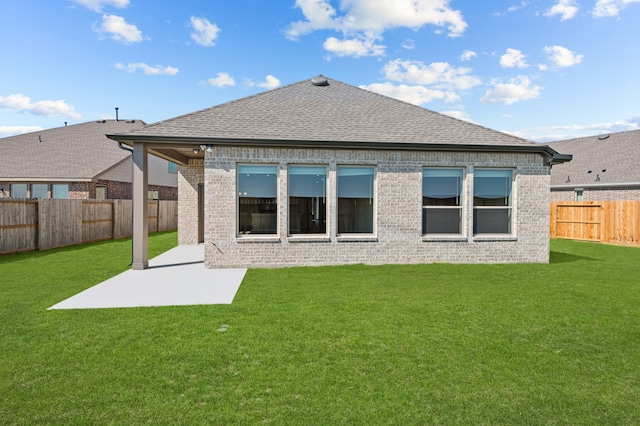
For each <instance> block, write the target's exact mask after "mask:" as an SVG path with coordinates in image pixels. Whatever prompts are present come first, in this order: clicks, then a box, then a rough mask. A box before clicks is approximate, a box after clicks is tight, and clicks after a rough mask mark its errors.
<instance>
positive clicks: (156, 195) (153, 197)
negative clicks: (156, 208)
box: [148, 189, 160, 200]
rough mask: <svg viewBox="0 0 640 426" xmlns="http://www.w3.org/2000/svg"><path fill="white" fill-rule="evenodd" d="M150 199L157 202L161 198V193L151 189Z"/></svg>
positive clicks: (149, 192)
mask: <svg viewBox="0 0 640 426" xmlns="http://www.w3.org/2000/svg"><path fill="white" fill-rule="evenodd" d="M148 198H149V199H150V200H157V199H159V198H160V191H158V190H157V189H149V190H148Z"/></svg>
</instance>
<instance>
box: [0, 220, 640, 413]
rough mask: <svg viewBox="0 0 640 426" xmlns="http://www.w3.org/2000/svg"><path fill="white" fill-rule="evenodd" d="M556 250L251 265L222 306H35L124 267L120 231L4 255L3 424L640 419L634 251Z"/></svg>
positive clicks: (157, 243)
mask: <svg viewBox="0 0 640 426" xmlns="http://www.w3.org/2000/svg"><path fill="white" fill-rule="evenodd" d="M175 244H176V235H175V233H165V234H155V235H152V236H150V241H149V247H150V252H151V255H155V254H158V253H160V252H162V251H164V250H166V249H168V248H170V247H172V246H173V245H175ZM551 250H552V252H551V263H550V264H549V265H448V264H435V265H415V266H376V267H368V266H361V265H357V266H347V267H319V268H290V269H271V270H250V271H249V272H248V274H247V276H246V278H245V280H244V282H243V284H242V286H241V287H240V291H239V292H238V294H237V296H236V299H235V301H234V302H233V304H232V305H229V306H195V307H194V306H185V307H162V308H139V309H100V310H72V311H47V310H46V308H48V307H49V306H51V305H53V304H55V303H57V302H60V301H61V300H63V299H65V298H67V297H69V296H71V295H73V294H75V293H77V292H79V291H81V290H83V289H85V288H87V287H90V286H91V285H93V284H96V283H98V282H100V281H102V280H104V279H106V278H108V277H109V276H112V275H114V274H116V273H118V272H120V271H122V270H124V269H127V264H128V263H129V261H130V240H120V241H110V242H103V243H96V244H90V245H84V246H76V247H70V248H63V249H57V250H50V251H45V252H35V253H24V254H16V255H7V256H0V324H1V328H0V348H1V350H2V355H1V358H0V424H62V423H71V424H142V423H153V424H158V423H159V424H198V423H202V424H204V423H207V424H218V425H227V424H261V423H268V424H293V425H298V424H300V425H302V424H304V425H338V424H368V425H371V424H402V425H405V424H415V425H423V424H491V425H495V424H508V425H512V424H527V425H536V424H541V425H542V424H544V425H550V424H551V425H553V424H560V425H566V424H576V425H585V424H603V425H604V424H606V425H615V424H637V423H638V422H640V249H637V248H628V247H615V246H606V245H600V244H594V243H581V242H573V241H563V240H557V241H552V243H551ZM223 324H224V325H226V326H227V327H226V328H225V327H221V325H223ZM225 329H226V331H219V330H225Z"/></svg>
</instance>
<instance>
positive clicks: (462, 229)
mask: <svg viewBox="0 0 640 426" xmlns="http://www.w3.org/2000/svg"><path fill="white" fill-rule="evenodd" d="M426 170H441V171H445V170H447V171H448V170H455V171H459V172H460V173H461V176H460V194H459V195H458V197H459V200H458V205H456V206H425V205H424V201H422V202H421V206H422V215H423V216H421V217H422V218H423V217H424V214H425V212H426V211H428V210H453V209H456V210H459V212H460V213H459V217H460V232H458V233H446V232H441V233H427V229H426V224H425V223H424V222H423V225H422V228H421V231H422V235H423V237H427V236H428V237H433V236H441V237H460V236H463V235H465V229H466V226H465V225H466V219H465V218H466V215H465V197H464V190H465V178H466V169H464V168H462V167H423V168H422V185H421V191H422V194H423V195H422V196H421V198H422V197H424V179H425V176H424V172H425V171H426ZM422 221H424V219H422Z"/></svg>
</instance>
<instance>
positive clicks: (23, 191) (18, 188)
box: [11, 183, 27, 198]
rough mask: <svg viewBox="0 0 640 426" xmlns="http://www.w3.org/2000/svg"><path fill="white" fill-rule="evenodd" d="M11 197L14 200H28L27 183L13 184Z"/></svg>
mask: <svg viewBox="0 0 640 426" xmlns="http://www.w3.org/2000/svg"><path fill="white" fill-rule="evenodd" d="M11 197H12V198H27V184H26V183H12V184H11Z"/></svg>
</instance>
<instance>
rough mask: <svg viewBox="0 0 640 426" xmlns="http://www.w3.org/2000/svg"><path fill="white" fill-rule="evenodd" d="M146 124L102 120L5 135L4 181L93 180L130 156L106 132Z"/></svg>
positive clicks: (0, 162) (0, 147) (0, 164)
mask: <svg viewBox="0 0 640 426" xmlns="http://www.w3.org/2000/svg"><path fill="white" fill-rule="evenodd" d="M145 124H146V123H144V122H143V121H141V120H119V121H116V120H99V121H90V122H87V123H82V124H75V125H71V126H64V127H57V128H55V129H48V130H41V131H38V132H32V133H25V134H22V135H17V136H10V137H6V138H2V139H0V152H2V155H0V180H27V179H32V180H69V181H87V180H92V179H94V178H96V177H97V176H98V175H100V174H101V173H103V172H105V171H106V170H108V169H110V168H111V167H113V166H115V165H116V164H118V163H119V162H121V161H123V160H125V159H126V158H128V157H129V156H130V153H129V152H127V151H125V150H122V149H120V148H119V147H118V144H117V143H116V142H114V141H112V140H110V139H108V138H107V137H106V134H107V133H114V132H127V131H131V130H135V129H140V128H142V127H143V126H144V125H145Z"/></svg>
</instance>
